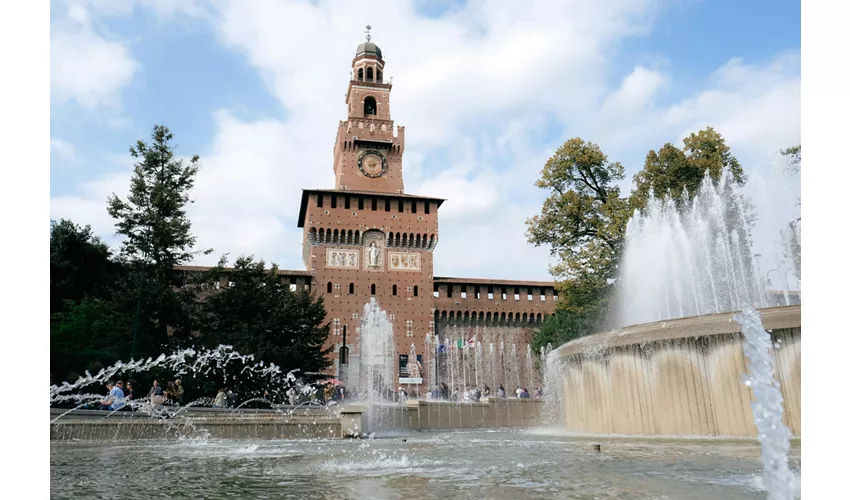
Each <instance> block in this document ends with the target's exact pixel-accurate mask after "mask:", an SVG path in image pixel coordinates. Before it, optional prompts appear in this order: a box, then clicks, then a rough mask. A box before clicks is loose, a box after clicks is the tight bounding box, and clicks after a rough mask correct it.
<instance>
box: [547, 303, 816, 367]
mask: <svg viewBox="0 0 850 500" xmlns="http://www.w3.org/2000/svg"><path fill="white" fill-rule="evenodd" d="M758 311H759V313H760V314H761V318H762V323H763V324H764V327H765V329H767V330H768V331H770V330H778V329H786V328H800V326H801V312H802V306H801V305H791V306H777V307H765V308H762V309H759V310H758ZM737 313H738V311H730V312H723V313H715V314H704V315H701V316H689V317H685V318H676V319H668V320H663V321H655V322H652V323H642V324H637V325H630V326H626V327H623V328H618V329H616V330H611V331H607V332H600V333H594V334H593V335H588V336H586V337H581V338H578V339H575V340H571V341H570V342H567V343H566V344H564V345H562V346H561V347H558V348H557V349H555V351H554V352H555V353H557V354H556V355H557V356H558V357H559V358H563V357H567V356H573V355H577V354H582V353H585V352H587V351H594V352H598V351H603V350H605V349H609V348H613V347H622V346H627V345H635V344H645V343H650V342H661V341H669V340H676V339H687V338H694V337H710V336H714V335H729V334H736V333H740V332H741V325H739V324H738V323H737V322H736V321H735V320H734V319H733V316H734V315H735V314H737Z"/></svg>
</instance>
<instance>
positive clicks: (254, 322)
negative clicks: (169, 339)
mask: <svg viewBox="0 0 850 500" xmlns="http://www.w3.org/2000/svg"><path fill="white" fill-rule="evenodd" d="M226 264H227V262H226V260H225V259H222V260H221V261H220V262H219V265H218V266H217V267H215V268H213V269H212V270H211V271H209V273H207V275H206V276H204V277H203V280H204V281H205V282H207V283H210V282H224V283H225V286H224V288H223V289H222V290H221V291H219V292H217V293H213V294H212V295H210V296H209V297H208V298H207V299H206V300H205V301H204V302H203V304H202V306H201V309H202V321H201V332H202V335H203V337H202V338H203V341H204V342H205V343H207V344H209V345H211V346H216V345H219V344H226V345H232V346H233V348H234V349H236V350H237V351H239V352H242V353H252V354H254V355H255V356H256V357H257V359H262V360H263V361H265V362H271V363H275V364H277V365H278V366H280V367H281V369H282V370H283V371H284V372H287V371H290V370H294V369H296V368H299V369H301V371H302V372H309V371H321V370H324V369H325V368H327V367H328V366H329V365H330V360H329V358H328V354H329V353H330V352H331V350H332V349H331V348H323V346H324V344H325V342H326V341H327V339H328V335H329V334H330V325H328V324H326V323H325V316H326V311H325V307H324V301H323V299H322V297H321V296H319V297H318V298H314V297H313V296H312V295H310V293H309V292H308V291H306V290H299V291H295V292H293V291H290V289H289V284H288V283H282V282H281V278H280V275H279V274H278V268H277V266H276V265H272V267H271V269H265V264H264V263H263V261H261V260H260V261H255V260H254V259H253V257H241V258H239V259H237V260H236V262H235V263H234V266H233V268H230V269H228V268H226V267H225V266H226ZM231 284H232V285H231Z"/></svg>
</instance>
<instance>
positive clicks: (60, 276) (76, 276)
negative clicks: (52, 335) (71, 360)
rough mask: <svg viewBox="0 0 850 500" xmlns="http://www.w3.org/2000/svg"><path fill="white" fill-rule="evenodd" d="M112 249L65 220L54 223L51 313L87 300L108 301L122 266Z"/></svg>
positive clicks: (89, 230)
mask: <svg viewBox="0 0 850 500" xmlns="http://www.w3.org/2000/svg"><path fill="white" fill-rule="evenodd" d="M110 257H111V254H110V251H109V247H108V246H107V245H106V243H104V242H103V241H101V240H100V238H98V237H96V236H94V235H93V234H92V230H91V227H90V226H85V227H80V226H78V225H77V224H75V223H74V222H72V221H70V220H67V219H62V220H60V221H58V222H57V221H55V220H51V221H50V313H51V314H55V313H57V312H59V311H61V310H63V308H64V307H65V306H66V303H68V301H70V303H71V304H77V303H79V302H80V301H81V300H83V298H84V297H86V296H91V297H100V298H104V297H108V296H109V292H110V288H111V287H112V286H113V284H114V283H115V280H116V278H117V272H118V265H117V264H116V263H114V262H112V261H111V260H110Z"/></svg>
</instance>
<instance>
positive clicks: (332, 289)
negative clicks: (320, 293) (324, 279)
mask: <svg viewBox="0 0 850 500" xmlns="http://www.w3.org/2000/svg"><path fill="white" fill-rule="evenodd" d="M333 291H334V284H333V283H331V282H330V281H328V293H331V292H333Z"/></svg>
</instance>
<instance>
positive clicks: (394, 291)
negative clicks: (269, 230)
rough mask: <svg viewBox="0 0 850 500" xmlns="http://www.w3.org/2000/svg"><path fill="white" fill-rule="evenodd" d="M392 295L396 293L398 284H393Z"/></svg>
mask: <svg viewBox="0 0 850 500" xmlns="http://www.w3.org/2000/svg"><path fill="white" fill-rule="evenodd" d="M393 295H398V286H397V285H393Z"/></svg>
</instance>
